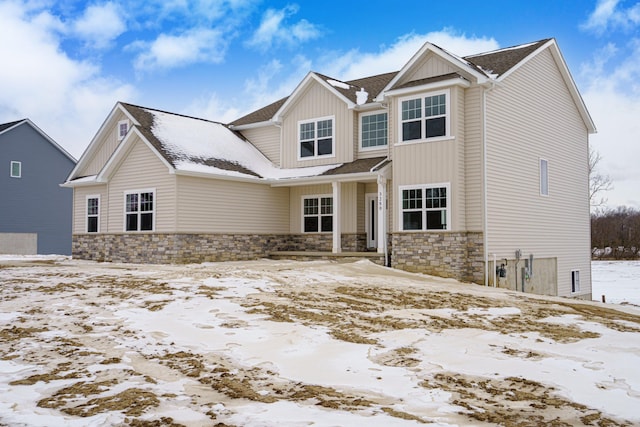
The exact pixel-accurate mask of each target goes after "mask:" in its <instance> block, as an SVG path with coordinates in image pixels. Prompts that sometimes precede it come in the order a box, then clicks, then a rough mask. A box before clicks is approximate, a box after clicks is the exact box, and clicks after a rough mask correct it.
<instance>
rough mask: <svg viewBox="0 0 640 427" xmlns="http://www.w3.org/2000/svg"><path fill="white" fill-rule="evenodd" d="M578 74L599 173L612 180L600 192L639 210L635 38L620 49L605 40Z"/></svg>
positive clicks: (638, 46) (639, 45) (639, 68)
mask: <svg viewBox="0 0 640 427" xmlns="http://www.w3.org/2000/svg"><path fill="white" fill-rule="evenodd" d="M622 55H624V58H623V59H622V60H621V61H620V62H618V63H616V64H615V65H610V63H611V62H612V61H613V60H616V59H617V56H622ZM581 78H582V80H583V81H585V82H586V90H584V91H583V97H584V99H585V102H586V104H587V107H588V108H589V111H590V113H591V115H592V117H593V120H594V122H595V124H596V127H597V128H598V133H597V134H595V135H592V136H591V137H590V141H591V143H592V146H593V147H594V148H595V149H596V150H597V151H598V152H599V153H600V154H601V155H602V161H601V163H600V165H599V168H600V172H601V173H604V174H609V175H610V176H611V178H612V179H613V185H614V190H613V191H610V192H608V194H606V195H604V196H605V197H606V198H608V200H609V203H608V204H609V206H621V205H626V206H631V207H636V208H639V207H640V194H639V193H638V188H640V168H638V165H637V163H638V162H637V159H639V158H640V144H638V135H640V121H639V120H638V118H639V117H640V85H639V84H638V83H637V82H638V79H639V78H640V40H637V39H635V40H631V41H630V43H629V45H628V46H625V47H620V48H619V47H616V46H614V45H613V44H608V45H606V46H605V47H603V48H602V49H601V50H599V51H597V52H595V53H594V59H593V61H592V62H591V63H588V64H584V65H583V67H582V70H581Z"/></svg>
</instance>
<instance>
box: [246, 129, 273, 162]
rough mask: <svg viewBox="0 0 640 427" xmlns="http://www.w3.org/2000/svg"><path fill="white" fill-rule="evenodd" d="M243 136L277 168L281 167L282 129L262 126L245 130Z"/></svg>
mask: <svg viewBox="0 0 640 427" xmlns="http://www.w3.org/2000/svg"><path fill="white" fill-rule="evenodd" d="M241 133H242V135H244V137H245V138H247V139H248V140H249V141H251V143H252V144H253V145H255V147H256V148H257V149H258V150H260V152H262V154H264V155H265V156H267V158H268V159H269V160H271V161H272V162H273V164H274V165H275V166H280V128H279V127H277V126H275V125H274V126H261V127H258V128H253V129H246V130H243V131H242V132H241Z"/></svg>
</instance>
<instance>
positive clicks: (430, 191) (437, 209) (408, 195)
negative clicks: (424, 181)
mask: <svg viewBox="0 0 640 427" xmlns="http://www.w3.org/2000/svg"><path fill="white" fill-rule="evenodd" d="M400 194H401V197H402V200H401V203H402V204H401V209H400V210H401V212H400V217H401V218H402V229H403V230H423V231H427V230H449V229H450V223H451V208H450V206H451V202H450V200H451V194H450V191H449V184H437V185H421V186H410V187H400Z"/></svg>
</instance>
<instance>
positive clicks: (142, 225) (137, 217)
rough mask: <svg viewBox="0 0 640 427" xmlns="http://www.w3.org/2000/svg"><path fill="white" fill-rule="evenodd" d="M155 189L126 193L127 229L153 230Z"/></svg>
mask: <svg viewBox="0 0 640 427" xmlns="http://www.w3.org/2000/svg"><path fill="white" fill-rule="evenodd" d="M154 203H155V190H146V191H136V192H128V193H125V231H153V229H154V214H155V210H154V207H155V205H154Z"/></svg>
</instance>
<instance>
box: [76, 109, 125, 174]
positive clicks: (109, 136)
mask: <svg viewBox="0 0 640 427" xmlns="http://www.w3.org/2000/svg"><path fill="white" fill-rule="evenodd" d="M120 120H128V117H127V116H126V115H125V114H124V113H123V112H122V111H120V110H118V111H117V112H116V114H114V116H113V117H112V118H111V120H110V121H109V122H108V123H106V124H105V126H106V131H105V132H104V133H102V135H101V138H100V140H98V141H97V144H96V146H97V149H96V151H95V154H93V156H92V158H91V161H90V162H89V163H88V164H87V165H86V166H85V167H83V168H82V170H80V171H78V173H76V176H91V175H97V174H98V173H99V172H100V171H101V170H102V168H103V167H104V165H105V164H107V161H108V160H109V158H110V157H111V155H112V154H113V152H114V151H116V147H118V144H120V140H118V122H119V121H120ZM129 126H131V123H129Z"/></svg>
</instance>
